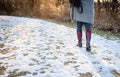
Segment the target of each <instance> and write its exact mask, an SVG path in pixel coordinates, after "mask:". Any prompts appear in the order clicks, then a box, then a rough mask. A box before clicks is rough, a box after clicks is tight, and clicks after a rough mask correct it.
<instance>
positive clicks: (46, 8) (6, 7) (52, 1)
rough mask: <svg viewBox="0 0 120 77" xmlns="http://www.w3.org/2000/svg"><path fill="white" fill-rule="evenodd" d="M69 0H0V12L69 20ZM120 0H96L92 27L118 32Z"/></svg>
mask: <svg viewBox="0 0 120 77" xmlns="http://www.w3.org/2000/svg"><path fill="white" fill-rule="evenodd" d="M69 6H70V4H69V0H24V1H22V0H0V14H2V15H14V16H28V17H38V18H50V19H55V20H59V21H70V16H69V11H70V9H69ZM119 22H120V1H119V0H96V1H95V24H94V27H96V28H98V29H100V30H104V31H111V32H113V33H119V32H120V23H119Z"/></svg>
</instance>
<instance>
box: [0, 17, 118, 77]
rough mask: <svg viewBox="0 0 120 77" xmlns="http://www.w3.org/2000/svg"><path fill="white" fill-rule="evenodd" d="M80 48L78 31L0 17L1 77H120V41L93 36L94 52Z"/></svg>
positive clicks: (41, 22) (32, 21) (38, 22)
mask: <svg viewBox="0 0 120 77" xmlns="http://www.w3.org/2000/svg"><path fill="white" fill-rule="evenodd" d="M83 34H84V35H83V45H84V46H83V48H79V47H77V46H76V43H77V39H76V38H77V37H76V29H73V28H68V27H66V26H64V25H60V24H56V23H53V22H48V21H44V20H40V19H32V18H24V17H12V16H0V77H8V76H11V77H16V76H20V77H82V75H83V77H115V76H116V75H114V74H113V73H112V71H113V70H114V71H116V72H117V74H118V75H117V77H120V53H119V52H120V40H108V39H105V38H104V37H101V36H99V35H96V34H93V35H92V41H91V45H92V52H91V53H89V52H87V51H86V50H85V47H86V46H85V43H86V41H85V33H83Z"/></svg>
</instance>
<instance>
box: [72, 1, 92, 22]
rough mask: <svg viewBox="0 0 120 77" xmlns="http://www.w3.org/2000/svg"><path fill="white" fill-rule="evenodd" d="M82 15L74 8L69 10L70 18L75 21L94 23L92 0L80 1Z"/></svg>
mask: <svg viewBox="0 0 120 77" xmlns="http://www.w3.org/2000/svg"><path fill="white" fill-rule="evenodd" d="M81 2H82V6H83V13H82V14H81V13H79V12H78V9H77V8H76V7H72V8H71V18H72V19H73V20H75V21H81V22H87V23H94V0H81Z"/></svg>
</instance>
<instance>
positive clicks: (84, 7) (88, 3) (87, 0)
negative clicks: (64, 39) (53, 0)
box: [69, 0, 94, 51]
mask: <svg viewBox="0 0 120 77" xmlns="http://www.w3.org/2000/svg"><path fill="white" fill-rule="evenodd" d="M69 1H70V3H71V12H70V13H71V18H72V19H73V20H74V21H76V25H77V39H78V44H77V46H79V47H82V26H83V25H84V26H85V29H86V50H87V51H91V45H90V41H91V26H92V23H93V22H94V1H93V0H69ZM77 1H78V2H77Z"/></svg>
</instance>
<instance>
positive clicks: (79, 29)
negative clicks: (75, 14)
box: [77, 21, 83, 47]
mask: <svg viewBox="0 0 120 77" xmlns="http://www.w3.org/2000/svg"><path fill="white" fill-rule="evenodd" d="M82 25H83V23H82V22H80V21H77V38H78V44H77V46H79V47H82Z"/></svg>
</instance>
